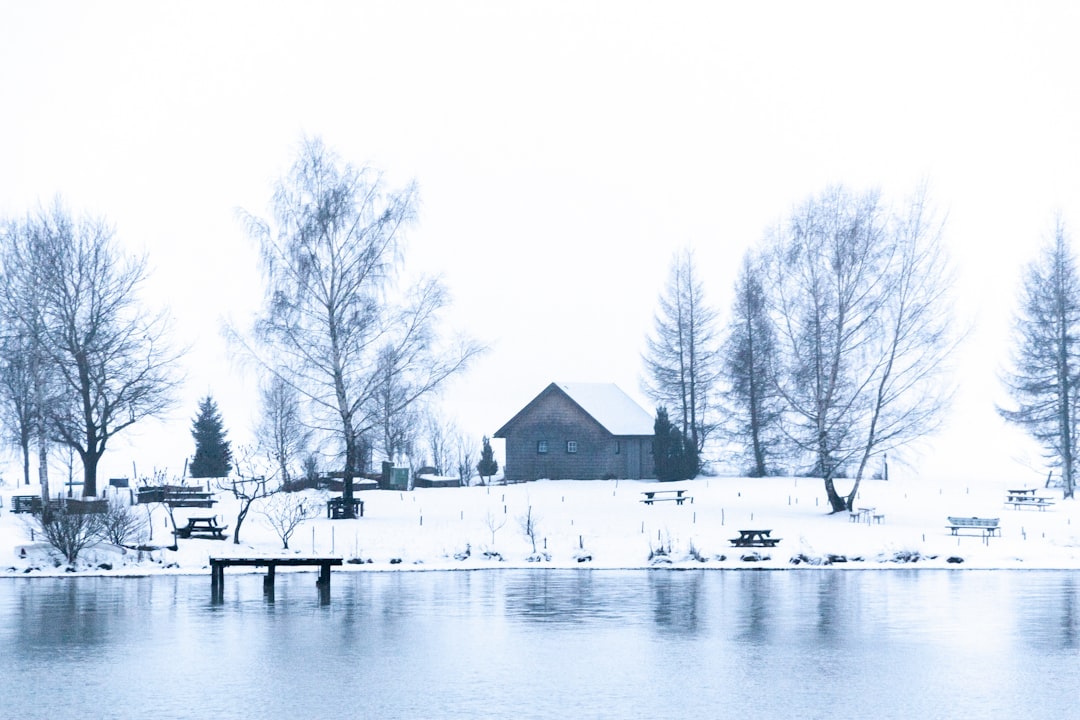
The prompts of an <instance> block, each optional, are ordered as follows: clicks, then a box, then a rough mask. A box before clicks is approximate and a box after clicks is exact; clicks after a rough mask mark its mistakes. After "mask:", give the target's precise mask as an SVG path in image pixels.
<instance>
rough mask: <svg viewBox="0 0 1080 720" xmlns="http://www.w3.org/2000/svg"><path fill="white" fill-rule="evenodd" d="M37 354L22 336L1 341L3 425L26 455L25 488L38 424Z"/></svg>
mask: <svg viewBox="0 0 1080 720" xmlns="http://www.w3.org/2000/svg"><path fill="white" fill-rule="evenodd" d="M33 352H34V347H33V343H32V342H30V341H29V340H28V339H27V337H26V336H25V335H24V334H22V333H19V332H16V333H14V334H12V335H9V336H7V337H4V338H3V339H2V341H0V354H2V357H0V422H2V424H3V427H4V430H5V431H6V436H7V439H8V441H9V442H10V443H11V444H12V445H13V446H14V447H17V448H18V449H19V452H20V454H21V455H22V470H23V484H24V485H29V484H30V445H31V443H32V441H33V439H34V430H35V429H36V428H37V424H38V407H37V404H36V403H35V402H34V390H35V383H34V368H33V365H34V363H33V355H32V354H33Z"/></svg>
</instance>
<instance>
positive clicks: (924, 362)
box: [847, 187, 963, 507]
mask: <svg viewBox="0 0 1080 720" xmlns="http://www.w3.org/2000/svg"><path fill="white" fill-rule="evenodd" d="M904 209H905V211H906V212H905V213H904V214H901V215H898V216H894V217H892V218H890V222H889V226H888V230H887V242H888V243H889V244H890V245H891V250H892V252H891V256H890V258H889V265H888V268H887V270H886V273H887V279H888V284H887V285H886V288H885V289H886V294H885V298H884V303H883V305H882V307H881V310H880V313H879V316H878V317H877V318H876V322H875V325H876V330H875V331H874V332H873V334H872V339H873V343H872V345H871V348H872V350H873V354H872V355H871V356H870V357H869V358H868V359H869V361H870V363H871V365H870V367H871V375H870V378H871V381H870V383H869V384H868V390H869V391H870V393H871V397H870V414H869V416H868V417H867V418H866V421H865V422H866V427H865V428H864V429H863V452H862V456H861V457H860V458H859V465H858V469H857V470H856V472H855V485H854V487H853V488H852V490H851V492H850V493H849V496H848V499H847V504H848V507H850V506H851V503H852V502H853V500H854V498H855V495H856V493H857V492H858V489H859V481H861V479H862V477H863V473H864V472H865V470H866V467H867V464H868V463H869V461H870V459H871V458H872V457H875V456H877V455H881V454H884V453H887V452H888V451H890V450H892V449H893V448H897V447H900V446H902V445H905V444H907V443H909V442H910V441H912V440H914V439H916V438H919V437H923V436H925V435H929V434H931V433H933V432H935V431H937V430H938V428H939V427H940V426H941V421H942V418H943V416H944V414H945V411H946V410H947V409H948V407H949V405H950V403H951V402H952V398H953V395H954V384H953V381H952V378H951V373H950V372H949V370H950V368H949V362H948V361H949V358H950V357H951V355H952V354H953V351H954V350H955V349H956V347H957V345H958V344H959V342H960V341H961V340H962V337H963V336H962V334H960V333H957V332H955V331H954V329H953V324H954V323H953V315H952V313H951V312H950V310H949V309H950V307H951V302H950V293H951V290H952V286H953V273H952V269H951V263H950V262H949V261H948V258H947V257H946V256H945V253H944V251H943V250H942V247H941V233H942V228H943V223H942V222H940V221H939V220H938V219H937V218H936V217H935V215H934V212H933V210H932V209H931V208H930V206H929V202H928V198H927V192H926V188H925V187H920V188H919V189H918V190H917V191H916V193H915V194H914V195H913V196H912V197H910V198H909V199H908V200H907V202H906V203H905V204H904Z"/></svg>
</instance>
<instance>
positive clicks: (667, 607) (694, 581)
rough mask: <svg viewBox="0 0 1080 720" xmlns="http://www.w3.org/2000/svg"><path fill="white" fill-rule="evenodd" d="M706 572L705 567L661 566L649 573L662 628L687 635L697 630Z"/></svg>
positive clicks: (654, 610)
mask: <svg viewBox="0 0 1080 720" xmlns="http://www.w3.org/2000/svg"><path fill="white" fill-rule="evenodd" d="M704 573H705V571H703V570H691V571H685V572H670V571H667V570H657V571H653V572H650V573H649V574H648V578H649V589H650V590H651V591H652V593H651V594H652V606H653V621H654V622H655V623H656V626H657V627H658V628H660V629H662V630H666V631H670V632H675V633H680V634H685V635H695V634H697V632H698V630H699V623H700V605H701V596H702V589H701V588H702V582H703V576H704Z"/></svg>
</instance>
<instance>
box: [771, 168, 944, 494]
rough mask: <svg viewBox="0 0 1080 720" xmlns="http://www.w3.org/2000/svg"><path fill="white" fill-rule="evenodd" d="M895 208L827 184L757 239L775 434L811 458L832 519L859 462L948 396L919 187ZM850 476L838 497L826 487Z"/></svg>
mask: <svg viewBox="0 0 1080 720" xmlns="http://www.w3.org/2000/svg"><path fill="white" fill-rule="evenodd" d="M905 208H906V209H905V211H904V212H902V213H894V212H892V211H890V209H889V208H888V207H886V206H885V205H884V204H883V203H882V201H881V199H880V196H879V195H878V193H877V192H867V193H863V194H861V195H856V194H853V193H851V192H850V191H848V190H847V189H845V188H843V187H834V188H831V189H829V190H827V191H826V192H824V193H822V194H821V195H819V196H817V197H815V198H812V199H811V200H809V201H808V202H806V203H805V204H804V205H802V206H801V207H800V208H799V209H798V210H796V211H795V212H794V213H793V214H792V216H791V218H790V219H789V220H788V221H787V223H786V224H783V225H782V226H781V227H780V228H778V229H777V230H776V231H774V232H773V234H772V237H771V240H770V242H769V248H770V249H769V257H770V263H769V264H770V280H769V287H768V292H769V295H770V301H771V306H772V315H773V324H774V327H776V328H777V338H778V368H779V372H778V374H777V383H776V386H777V389H778V391H779V392H780V394H781V396H782V397H783V399H784V403H785V407H786V411H785V425H784V427H785V435H786V436H787V437H788V438H789V439H790V440H791V441H792V442H793V443H794V445H795V446H796V447H797V448H798V449H800V450H801V451H802V452H804V453H806V454H807V455H808V456H809V457H810V458H812V460H811V465H812V469H811V474H813V475H818V476H820V477H822V478H823V479H824V483H825V490H826V494H827V496H828V501H829V504H830V507H831V508H832V509H833V511H836V512H839V511H842V510H844V509H850V507H851V504H852V502H853V501H854V498H855V496H856V494H857V493H858V487H859V483H860V482H861V480H862V474H863V472H864V470H865V468H866V465H867V462H868V460H869V459H870V458H871V457H873V456H875V455H877V454H880V453H882V452H885V451H886V450H888V449H891V448H894V447H898V446H900V445H903V444H907V443H910V442H911V441H913V440H915V439H917V438H919V437H922V436H924V435H926V434H928V433H930V432H933V431H934V430H935V429H936V428H937V426H938V423H939V421H940V418H941V415H942V412H943V411H944V409H945V408H946V407H947V405H948V400H949V398H950V397H951V387H950V385H949V382H948V379H947V378H948V375H947V364H946V363H947V359H948V357H949V356H950V353H951V351H952V350H953V348H954V347H955V345H956V340H955V339H954V336H953V333H952V329H951V326H952V322H951V312H950V307H949V304H948V302H947V300H948V290H949V288H950V276H949V273H948V271H947V263H946V262H945V259H944V257H943V256H942V254H941V250H940V243H939V238H940V224H938V223H936V222H935V221H934V219H933V214H932V213H931V212H930V211H929V208H928V204H927V201H926V194H925V190H920V191H919V192H918V193H916V195H915V196H914V198H913V199H911V200H909V202H908V203H907V205H906V206H905ZM852 470H854V473H852V474H854V476H855V482H854V485H853V487H852V489H851V491H850V492H849V493H848V494H847V495H842V494H841V493H840V492H839V491H838V490H837V488H836V484H835V480H836V478H837V477H838V474H839V473H840V472H841V471H844V472H851V471H852Z"/></svg>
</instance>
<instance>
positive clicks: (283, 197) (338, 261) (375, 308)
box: [230, 139, 481, 514]
mask: <svg viewBox="0 0 1080 720" xmlns="http://www.w3.org/2000/svg"><path fill="white" fill-rule="evenodd" d="M416 202H417V200H416V188H415V186H413V185H409V186H407V187H406V188H404V189H402V190H390V189H388V188H387V187H386V184H385V182H384V180H383V178H382V176H381V174H380V173H378V172H377V171H375V170H373V169H371V168H355V167H353V166H352V165H349V164H343V163H342V162H341V161H340V160H338V158H337V157H335V156H334V155H333V154H332V153H331V152H330V151H328V150H327V149H326V148H325V147H324V146H323V144H322V142H321V141H320V140H317V139H315V140H305V141H304V142H303V144H302V146H301V148H300V154H299V156H298V158H297V159H296V162H295V163H294V165H293V167H292V170H291V171H290V173H289V175H288V176H287V177H286V178H285V179H283V180H282V181H281V182H279V183H278V185H277V190H276V192H275V194H274V199H273V221H272V223H271V222H267V221H264V220H261V219H259V218H256V217H254V216H251V215H247V214H245V215H244V216H243V217H244V219H245V221H246V225H247V228H248V231H249V232H250V234H251V235H252V236H253V237H254V238H255V239H256V240H257V241H258V242H259V244H260V247H261V251H262V261H263V262H262V267H263V274H264V277H265V280H266V308H265V311H264V313H263V315H262V317H261V319H260V320H259V322H258V324H257V328H256V335H257V338H258V339H259V341H260V345H259V346H254V345H252V344H250V343H246V342H245V343H244V344H245V346H246V347H247V348H248V350H249V351H250V352H251V354H252V355H253V356H254V357H255V358H256V360H257V361H258V362H259V363H260V364H261V365H263V366H264V367H265V368H266V369H268V370H269V371H271V372H273V373H276V374H277V376H278V377H279V378H281V380H282V381H283V382H285V383H286V384H287V385H289V386H290V387H292V388H294V389H295V390H296V391H297V392H298V393H299V394H300V396H301V397H303V398H304V399H305V401H307V402H308V403H309V405H310V410H311V413H312V419H311V421H310V422H311V426H312V427H313V428H314V429H318V430H321V431H324V432H327V433H330V434H331V435H332V437H333V438H334V439H335V440H336V443H337V445H338V447H339V448H340V450H341V456H342V458H343V461H344V477H343V480H344V493H343V495H344V500H345V507H346V509H347V512H349V513H350V514H351V512H352V506H353V505H352V500H353V492H354V488H353V479H354V478H355V477H356V475H357V474H358V473H359V472H361V471H363V470H364V463H365V458H364V457H363V453H362V450H363V443H364V438H365V437H366V436H368V435H370V434H371V433H372V432H374V431H377V430H378V429H379V428H380V419H382V418H385V417H395V416H397V415H399V414H401V413H403V412H405V411H406V410H408V409H409V408H410V407H411V406H412V405H413V403H415V402H416V401H418V400H419V399H421V398H422V397H424V396H426V395H428V394H430V393H432V392H433V391H435V390H436V388H438V387H439V386H440V385H441V384H442V382H443V381H444V380H445V379H446V378H448V377H450V376H451V375H453V374H454V373H457V372H459V371H461V370H462V369H464V368H465V367H466V366H467V365H468V363H469V361H470V360H471V359H472V358H473V356H475V355H476V354H477V353H478V352H480V350H481V348H480V347H479V346H478V345H476V344H475V343H473V342H471V341H467V340H464V341H461V342H460V343H459V344H458V346H457V347H456V348H453V349H445V350H439V349H437V348H435V347H434V345H433V343H434V340H435V332H434V328H435V326H436V321H437V317H438V313H439V310H440V309H441V308H442V307H443V305H444V303H445V293H444V291H443V290H442V286H441V284H440V283H438V282H437V281H433V280H429V281H423V282H421V283H420V284H419V285H418V287H417V289H416V290H415V291H414V292H412V293H401V295H402V296H404V297H406V300H405V301H403V302H402V303H401V304H400V305H398V304H395V303H393V302H391V300H390V298H391V297H395V296H397V295H398V293H395V292H394V291H395V290H396V287H395V283H394V275H395V270H396V269H397V268H398V267H399V266H400V263H401V258H402V256H401V246H402V236H403V233H404V231H405V228H407V227H408V226H409V225H410V224H411V223H412V222H413V221H414V220H415V217H416ZM230 335H231V336H232V337H233V339H235V340H239V341H241V342H244V341H243V338H242V336H241V335H240V334H239V333H237V332H235V331H233V332H230ZM388 377H390V378H392V380H393V387H392V388H391V390H393V391H394V392H389V393H383V392H382V391H383V390H385V389H387V387H386V386H387V382H388V381H387V378H388ZM398 391H400V392H398ZM387 396H389V397H390V400H389V402H388V404H387V403H384V404H380V399H383V398H385V397H387Z"/></svg>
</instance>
